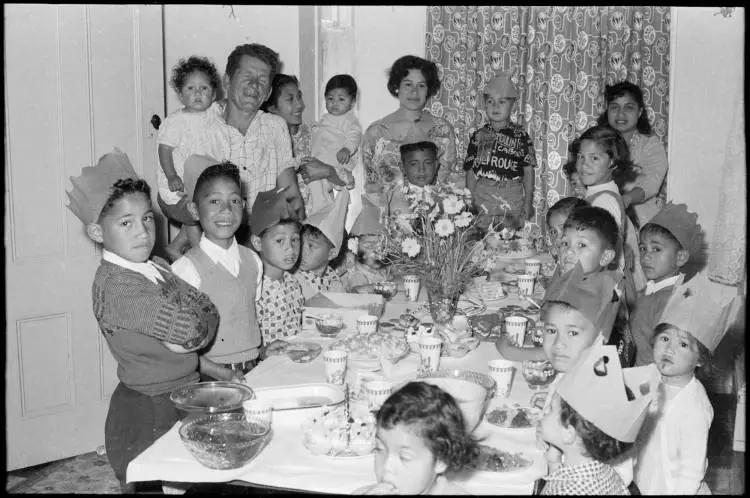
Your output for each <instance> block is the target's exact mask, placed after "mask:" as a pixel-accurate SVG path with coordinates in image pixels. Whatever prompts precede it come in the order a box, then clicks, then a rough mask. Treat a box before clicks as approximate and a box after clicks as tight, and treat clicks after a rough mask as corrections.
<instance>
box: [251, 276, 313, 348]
mask: <svg viewBox="0 0 750 498" xmlns="http://www.w3.org/2000/svg"><path fill="white" fill-rule="evenodd" d="M303 305H304V297H303V296H302V286H300V284H299V282H298V281H297V279H296V278H294V277H293V276H292V275H291V274H290V273H289V272H284V276H283V278H282V279H281V280H273V279H271V278H269V277H268V276H266V275H263V290H262V291H261V294H260V300H259V301H258V306H257V309H258V322H259V325H260V333H261V335H262V336H263V343H264V344H268V343H269V342H271V341H274V340H276V339H283V338H284V337H289V336H293V335H297V334H298V333H299V331H300V329H301V328H302V307H303Z"/></svg>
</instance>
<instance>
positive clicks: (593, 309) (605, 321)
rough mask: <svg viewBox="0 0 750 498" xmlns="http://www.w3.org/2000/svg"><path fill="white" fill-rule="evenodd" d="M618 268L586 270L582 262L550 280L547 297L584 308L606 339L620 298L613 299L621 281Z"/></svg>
mask: <svg viewBox="0 0 750 498" xmlns="http://www.w3.org/2000/svg"><path fill="white" fill-rule="evenodd" d="M618 277H619V275H618V273H617V272H615V271H600V272H595V273H589V274H588V275H587V274H584V273H583V267H582V266H581V263H578V264H576V266H575V267H574V268H573V269H571V270H568V271H567V272H565V273H564V274H562V275H561V276H559V277H558V278H557V279H555V280H553V281H552V282H551V283H550V286H549V288H548V289H547V292H546V294H545V296H544V300H545V301H546V302H548V301H561V302H563V303H567V304H569V305H570V306H572V307H573V308H575V309H577V310H578V311H580V312H581V313H582V314H583V316H585V317H586V318H587V319H588V320H589V321H590V322H591V323H593V324H594V326H595V327H596V329H597V331H598V332H601V333H602V335H603V336H604V338H605V339H609V336H610V334H611V333H612V326H613V325H614V323H615V318H616V317H617V310H618V309H619V306H620V300H619V299H616V300H614V301H613V293H614V290H615V287H617V283H618V281H619V278H618Z"/></svg>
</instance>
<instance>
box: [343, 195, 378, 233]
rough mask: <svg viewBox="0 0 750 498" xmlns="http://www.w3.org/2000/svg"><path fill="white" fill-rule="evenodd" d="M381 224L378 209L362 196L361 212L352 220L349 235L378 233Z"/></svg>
mask: <svg viewBox="0 0 750 498" xmlns="http://www.w3.org/2000/svg"><path fill="white" fill-rule="evenodd" d="M382 230H383V224H382V223H381V222H380V208H379V207H378V206H376V205H375V204H373V203H372V201H370V200H369V199H368V198H367V197H366V196H364V195H363V196H362V211H360V212H359V216H357V219H356V220H354V224H353V225H352V229H351V231H350V234H351V235H357V236H359V235H367V234H375V233H380V232H381V231H382Z"/></svg>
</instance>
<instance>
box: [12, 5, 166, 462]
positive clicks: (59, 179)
mask: <svg viewBox="0 0 750 498" xmlns="http://www.w3.org/2000/svg"><path fill="white" fill-rule="evenodd" d="M5 7H6V8H5V38H6V44H5V74H4V78H5V97H6V100H5V111H6V112H5V125H6V157H5V159H6V169H5V170H6V173H5V174H6V198H5V207H6V210H5V222H6V223H5V234H4V235H5V245H6V249H7V250H6V261H5V263H6V272H7V273H6V293H5V295H6V314H7V316H6V327H7V328H6V348H7V363H6V430H7V445H6V447H7V470H13V469H17V468H21V467H27V466H30V465H35V464H39V463H43V462H46V461H50V460H55V459H59V458H64V457H68V456H72V455H76V454H80V453H85V452H88V451H92V450H93V449H95V448H96V447H97V446H98V445H101V444H103V442H104V420H105V417H106V413H107V409H108V406H109V397H110V395H111V393H112V391H113V390H114V388H115V386H116V385H117V372H116V369H117V364H116V362H115V361H114V359H113V358H112V356H111V354H110V352H109V349H108V348H107V346H106V341H105V340H104V338H103V337H102V335H101V333H100V332H99V329H98V326H97V324H96V321H95V320H94V317H93V313H92V305H91V284H92V281H93V277H94V273H95V272H96V268H97V266H98V263H99V259H100V256H101V253H100V250H99V249H98V248H97V247H96V246H95V245H94V244H93V243H92V242H91V241H90V240H89V239H88V238H87V236H86V234H85V231H84V227H83V226H82V224H81V222H80V221H79V220H78V219H77V218H76V217H75V216H74V215H73V214H72V213H71V212H70V211H69V210H68V209H67V208H66V207H65V204H67V196H66V195H65V191H66V190H68V189H70V187H71V184H70V180H69V177H70V176H77V175H78V174H80V171H81V168H82V167H83V166H86V165H93V164H95V163H96V161H97V160H98V158H99V157H100V156H102V155H103V154H105V153H107V152H110V151H111V150H112V149H113V148H114V147H118V148H120V149H121V150H123V151H124V152H125V153H127V154H128V157H129V158H130V160H131V162H132V163H133V166H134V168H135V169H136V171H137V172H138V173H139V174H141V175H142V176H143V177H144V178H145V179H146V180H148V181H149V183H150V184H151V185H154V184H155V178H156V170H155V168H156V167H157V164H156V156H155V154H154V150H155V144H154V138H155V137H154V136H153V133H151V130H150V128H147V127H146V126H145V125H146V124H147V123H148V119H147V118H146V117H145V116H146V113H149V112H151V113H153V112H154V110H160V112H159V114H161V115H163V109H164V94H163V89H164V80H163V74H164V68H163V62H162V60H163V55H162V53H163V48H162V33H161V16H162V9H161V7H160V6H144V5H141V6H137V5H110V6H93V5H6V6H5ZM145 54H147V56H145ZM148 118H150V114H148ZM149 127H150V125H149ZM154 198H155V194H154Z"/></svg>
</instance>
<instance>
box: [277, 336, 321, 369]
mask: <svg viewBox="0 0 750 498" xmlns="http://www.w3.org/2000/svg"><path fill="white" fill-rule="evenodd" d="M322 351H323V348H322V347H321V345H320V344H318V343H317V342H310V341H285V340H283V339H277V340H275V341H273V342H272V343H270V344H269V345H268V347H267V348H266V354H267V355H268V356H274V355H286V356H288V357H289V359H290V360H292V361H293V362H295V363H310V362H311V361H313V360H314V359H315V358H317V357H318V356H320V353H321V352H322Z"/></svg>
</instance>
